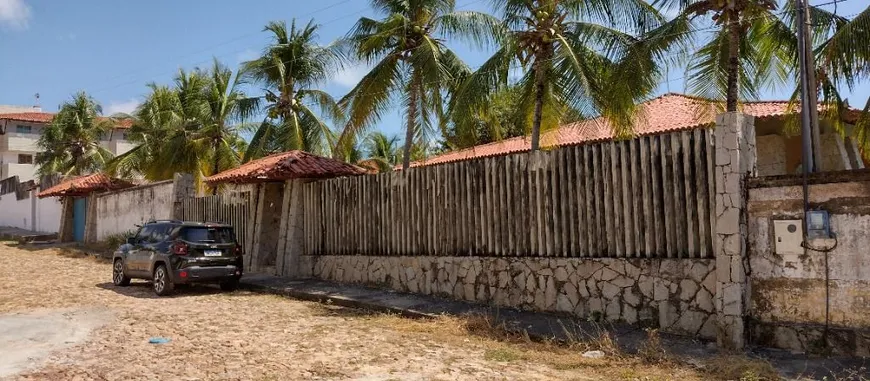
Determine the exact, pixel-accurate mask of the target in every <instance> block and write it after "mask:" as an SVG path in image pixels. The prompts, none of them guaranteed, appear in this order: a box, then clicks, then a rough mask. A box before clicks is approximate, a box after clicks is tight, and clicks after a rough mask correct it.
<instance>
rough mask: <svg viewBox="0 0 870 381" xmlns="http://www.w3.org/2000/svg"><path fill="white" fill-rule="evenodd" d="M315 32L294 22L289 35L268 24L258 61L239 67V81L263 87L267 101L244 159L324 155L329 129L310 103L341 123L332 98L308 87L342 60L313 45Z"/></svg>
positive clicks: (283, 28) (325, 77) (279, 26)
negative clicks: (298, 152) (299, 152)
mask: <svg viewBox="0 0 870 381" xmlns="http://www.w3.org/2000/svg"><path fill="white" fill-rule="evenodd" d="M317 29H318V26H317V25H314V24H313V22H309V23H308V24H306V25H305V26H304V27H302V28H297V27H296V22H295V20H294V21H293V23H292V24H291V25H290V29H289V31H288V29H287V25H286V23H284V22H283V21H281V22H270V23H269V24H268V25H266V27H265V29H264V31H269V32H271V33H272V35H273V36H272V38H273V42H272V43H271V44H270V45H269V46H267V47H266V48H265V49H264V50H263V53H262V55H261V56H260V57H259V58H257V59H255V60H253V61H248V62H245V63H244V64H243V68H242V72H243V73H245V74H244V75H245V77H246V78H250V79H251V80H252V81H253V82H254V83H258V84H261V85H263V86H264V87H265V89H264V90H265V92H266V95H265V98H266V101H267V102H268V106H266V111H267V112H266V118H265V120H263V122H262V123H261V124H260V126H259V127H258V128H257V129H256V131H255V133H254V135H253V137H252V138H251V143H250V145H249V147H248V150H247V151H246V152H245V161H247V160H250V159H252V158H257V157H262V156H265V155H268V154H270V153H274V152H279V151H288V150H294V149H298V150H303V151H308V152H312V153H317V154H321V155H325V154H328V152H329V150H330V148H331V146H332V143H333V141H332V140H330V137H331V135H332V134H331V130H330V129H329V126H328V125H327V124H326V123H325V122H324V120H323V119H322V118H321V117H320V116H319V115H318V113H317V112H315V111H314V110H313V109H312V108H311V105H314V106H317V108H319V109H320V111H322V112H323V113H324V114H325V115H326V116H327V117H329V118H330V119H333V120H341V118H342V113H341V110H340V109H339V108H338V107H337V105H336V102H335V100H334V99H333V98H332V96H330V95H329V94H328V93H326V92H325V91H322V90H318V89H316V88H315V87H314V86H317V85H318V84H322V83H324V82H326V81H327V80H328V79H329V77H330V76H331V75H332V74H334V73H335V71H336V69H337V68H339V67H340V66H341V64H342V61H343V58H342V56H341V54H340V52H339V51H338V50H337V49H335V48H334V47H332V46H325V47H324V46H319V45H317V43H316V42H315V39H316V38H317Z"/></svg>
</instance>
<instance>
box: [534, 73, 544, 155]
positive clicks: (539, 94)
mask: <svg viewBox="0 0 870 381" xmlns="http://www.w3.org/2000/svg"><path fill="white" fill-rule="evenodd" d="M542 60H543V58H540V57H539V58H538V59H537V60H536V61H535V116H534V119H532V151H537V150H538V149H540V146H541V119H542V116H543V109H544V66H543V65H542V64H541V61H542Z"/></svg>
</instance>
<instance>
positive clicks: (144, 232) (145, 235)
mask: <svg viewBox="0 0 870 381" xmlns="http://www.w3.org/2000/svg"><path fill="white" fill-rule="evenodd" d="M153 230H154V225H145V226H143V227H142V228H141V229H139V233H137V234H136V243H138V244H142V243H143V242H147V241H148V240H149V239H150V238H151V232H152V231H153Z"/></svg>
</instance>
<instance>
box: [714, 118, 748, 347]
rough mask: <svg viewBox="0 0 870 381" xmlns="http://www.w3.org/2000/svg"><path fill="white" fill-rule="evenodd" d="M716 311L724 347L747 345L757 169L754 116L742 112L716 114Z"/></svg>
mask: <svg viewBox="0 0 870 381" xmlns="http://www.w3.org/2000/svg"><path fill="white" fill-rule="evenodd" d="M714 136H715V140H714V141H715V147H714V148H715V152H716V153H715V159H714V162H715V163H716V171H715V174H714V176H715V177H716V220H715V224H716V229H715V238H714V245H715V247H714V252H715V254H716V280H717V282H716V303H715V304H716V313H717V322H718V334H717V341H718V344H719V347H720V348H724V349H741V348H743V346H744V344H745V333H744V315H745V314H744V312H745V309H746V305H747V303H746V296H747V279H746V269H745V267H744V266H745V261H744V259H745V258H746V250H747V248H746V237H747V225H746V191H745V187H744V183H745V180H746V178H747V177H748V176H754V175H755V171H756V151H755V126H754V118H753V117H752V116H750V115H745V114H741V113H737V112H731V113H725V114H721V115H719V116H717V117H716V129H715V132H714Z"/></svg>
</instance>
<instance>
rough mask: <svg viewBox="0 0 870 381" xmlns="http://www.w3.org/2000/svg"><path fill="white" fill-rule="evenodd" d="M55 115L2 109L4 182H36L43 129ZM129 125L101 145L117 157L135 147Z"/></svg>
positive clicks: (1, 176)
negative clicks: (13, 177)
mask: <svg viewBox="0 0 870 381" xmlns="http://www.w3.org/2000/svg"><path fill="white" fill-rule="evenodd" d="M53 117H54V114H52V113H47V112H41V110H39V109H38V108H29V107H28V108H24V107H20V108H18V109H16V108H14V107H12V106H0V179H5V178H9V177H12V176H18V180H19V181H20V182H25V181H28V180H33V179H36V169H37V168H36V165H35V164H34V163H35V161H36V153H37V152H38V151H39V148H38V147H37V145H36V142H37V141H38V140H39V137H40V135H41V134H42V131H43V129H44V128H45V127H46V125H48V124H49V123H51V119H52V118H53ZM128 129H129V124H121V125H118V126H117V127H116V128H114V129H113V130H112V131H111V132H109V133H106V134H104V136H103V137H102V139H101V142H100V145H102V146H103V147H104V148H106V149H107V150H109V151H110V152H112V154H114V155H116V156H117V155H120V154H123V153H125V152H127V151H129V150H131V149H132V148H133V144H132V143H130V142H129V141H128V140H127V136H126V135H127V130H128Z"/></svg>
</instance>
